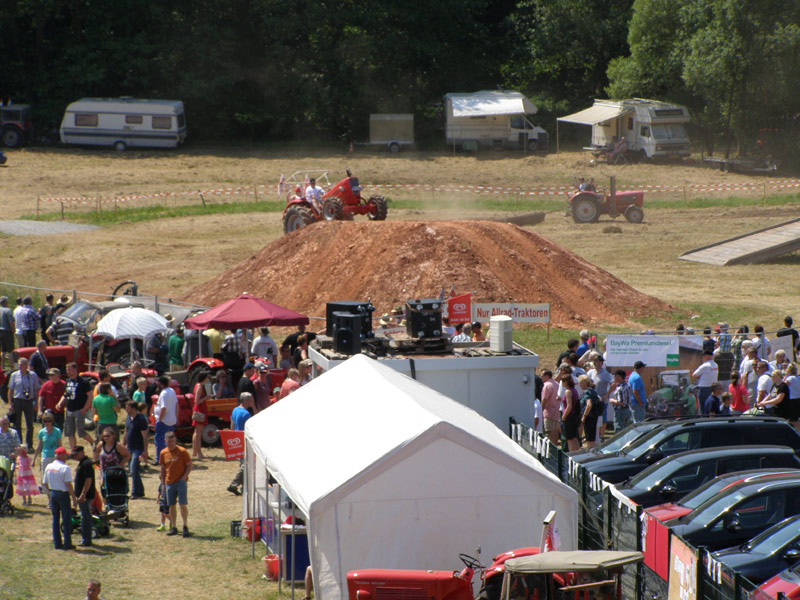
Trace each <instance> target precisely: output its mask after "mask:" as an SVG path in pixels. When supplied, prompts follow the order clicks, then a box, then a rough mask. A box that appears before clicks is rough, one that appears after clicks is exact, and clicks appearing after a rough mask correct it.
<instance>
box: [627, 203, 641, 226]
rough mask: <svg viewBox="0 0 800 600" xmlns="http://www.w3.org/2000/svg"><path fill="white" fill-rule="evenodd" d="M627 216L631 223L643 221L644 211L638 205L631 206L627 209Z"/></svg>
mask: <svg viewBox="0 0 800 600" xmlns="http://www.w3.org/2000/svg"><path fill="white" fill-rule="evenodd" d="M625 218H626V219H628V222H629V223H641V222H642V221H644V211H643V210H642V209H641V208H639V207H638V206H629V207H628V208H626V209H625Z"/></svg>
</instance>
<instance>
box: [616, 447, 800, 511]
mask: <svg viewBox="0 0 800 600" xmlns="http://www.w3.org/2000/svg"><path fill="white" fill-rule="evenodd" d="M760 468H787V469H800V457H798V455H797V453H796V452H795V451H794V449H792V448H789V447H787V446H745V447H741V446H720V447H719V448H706V449H703V450H690V451H688V452H681V453H680V454H676V455H675V456H669V457H666V458H662V459H661V460H660V461H658V462H657V463H656V464H654V465H651V466H649V467H647V468H646V469H645V470H644V471H642V472H641V473H639V474H638V475H635V476H633V477H631V478H630V479H628V480H627V481H626V482H625V483H623V484H621V485H618V486H617V489H618V490H619V491H620V492H622V493H623V494H625V495H626V496H627V497H628V498H630V499H631V500H633V501H634V502H636V503H637V504H639V505H641V506H645V507H646V506H653V505H654V504H660V503H662V502H665V501H677V500H680V499H681V498H683V497H684V496H685V495H686V494H688V493H690V492H692V491H694V490H696V489H697V488H698V487H699V486H701V485H703V484H704V483H706V482H708V481H711V480H712V479H714V478H715V477H716V476H717V475H722V474H724V473H730V472H733V471H742V470H744V469H760Z"/></svg>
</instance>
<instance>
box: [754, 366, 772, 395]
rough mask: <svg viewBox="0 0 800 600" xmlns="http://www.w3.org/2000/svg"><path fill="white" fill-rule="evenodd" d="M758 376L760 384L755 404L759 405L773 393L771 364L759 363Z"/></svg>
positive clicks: (757, 388) (757, 367) (757, 387)
mask: <svg viewBox="0 0 800 600" xmlns="http://www.w3.org/2000/svg"><path fill="white" fill-rule="evenodd" d="M756 374H757V375H758V384H757V386H756V401H755V404H758V403H759V402H761V401H762V400H766V399H767V398H768V397H769V393H770V392H771V391H772V387H773V385H774V383H773V382H772V375H771V374H770V371H769V364H767V361H764V360H760V361H758V364H757V365H756Z"/></svg>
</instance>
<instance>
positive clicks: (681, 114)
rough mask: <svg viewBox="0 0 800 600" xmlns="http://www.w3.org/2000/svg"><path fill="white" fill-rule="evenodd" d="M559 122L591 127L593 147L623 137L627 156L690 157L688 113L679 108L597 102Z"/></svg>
mask: <svg viewBox="0 0 800 600" xmlns="http://www.w3.org/2000/svg"><path fill="white" fill-rule="evenodd" d="M558 120H559V121H560V122H566V123H579V124H583V125H591V126H592V147H595V148H601V147H611V145H612V144H613V142H614V139H612V138H616V140H621V139H622V138H623V137H624V138H625V141H626V142H627V145H628V152H629V153H630V154H632V155H633V156H634V157H636V156H638V157H639V158H647V159H653V158H679V157H683V156H689V155H690V154H691V149H690V147H689V134H688V133H687V132H686V123H688V122H689V111H688V110H686V107H685V106H681V105H680V104H669V103H666V102H660V101H658V100H645V99H643V98H631V99H628V100H595V101H594V105H593V106H591V107H590V108H587V109H585V110H582V111H580V112H577V113H575V114H572V115H567V116H566V117H560V118H559V119H558Z"/></svg>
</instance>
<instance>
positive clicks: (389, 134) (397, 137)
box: [369, 113, 414, 154]
mask: <svg viewBox="0 0 800 600" xmlns="http://www.w3.org/2000/svg"><path fill="white" fill-rule="evenodd" d="M369 143H370V145H371V146H384V147H385V148H386V149H387V150H388V151H389V152H391V153H392V154H396V153H397V152H400V148H402V147H403V146H412V145H413V144H414V115H411V114H397V115H394V114H377V113H376V114H371V115H370V116H369Z"/></svg>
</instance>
